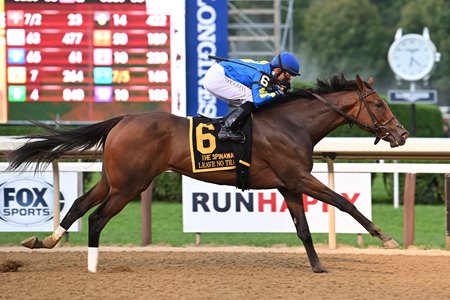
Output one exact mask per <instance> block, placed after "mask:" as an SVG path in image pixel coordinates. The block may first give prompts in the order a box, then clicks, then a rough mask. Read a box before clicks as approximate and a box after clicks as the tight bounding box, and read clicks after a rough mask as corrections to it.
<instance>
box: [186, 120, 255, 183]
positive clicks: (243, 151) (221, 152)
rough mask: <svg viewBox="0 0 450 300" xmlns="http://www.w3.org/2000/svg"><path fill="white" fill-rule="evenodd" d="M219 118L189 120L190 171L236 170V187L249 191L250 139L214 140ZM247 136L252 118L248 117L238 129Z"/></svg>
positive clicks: (219, 126) (250, 129)
mask: <svg viewBox="0 0 450 300" xmlns="http://www.w3.org/2000/svg"><path fill="white" fill-rule="evenodd" d="M220 122H221V119H212V118H208V117H204V116H198V117H189V146H190V152H191V160H192V172H193V173H199V172H214V171H224V170H234V169H236V187H237V188H240V189H241V190H248V189H249V186H250V182H249V176H248V171H249V168H250V165H251V160H252V139H251V138H247V139H246V142H245V143H243V144H242V143H235V142H229V141H222V140H219V139H218V138H217V135H218V133H219V131H220V128H221V124H220ZM241 130H242V132H243V134H244V135H245V136H247V137H251V136H252V118H247V120H246V121H245V123H244V124H243V126H242V128H241Z"/></svg>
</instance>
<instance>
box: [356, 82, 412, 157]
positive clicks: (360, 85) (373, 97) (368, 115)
mask: <svg viewBox="0 0 450 300" xmlns="http://www.w3.org/2000/svg"><path fill="white" fill-rule="evenodd" d="M373 82H374V80H373V78H372V77H370V78H369V80H368V81H367V83H366V82H364V81H362V80H361V77H359V75H357V76H356V86H357V93H358V97H359V100H360V102H361V103H360V107H359V108H358V110H359V112H358V116H357V121H358V122H357V124H358V126H359V127H361V128H362V129H363V130H366V131H369V132H372V133H373V134H375V135H376V139H375V144H377V143H378V142H379V141H380V139H383V140H385V141H386V142H389V143H390V145H391V147H392V148H394V147H398V146H402V145H404V144H405V141H406V139H407V138H408V131H407V130H406V129H405V128H404V127H403V125H402V124H400V122H399V121H398V120H397V118H396V117H395V116H394V114H393V113H392V111H391V109H390V108H389V106H388V105H387V103H386V102H384V101H383V99H381V98H380V96H378V94H377V93H376V91H375V90H374V89H372V86H373Z"/></svg>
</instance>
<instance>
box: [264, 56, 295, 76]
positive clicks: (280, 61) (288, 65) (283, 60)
mask: <svg viewBox="0 0 450 300" xmlns="http://www.w3.org/2000/svg"><path fill="white" fill-rule="evenodd" d="M270 64H271V66H272V68H281V69H282V70H283V71H287V72H289V73H291V74H292V75H294V76H298V75H300V73H299V71H300V63H299V62H298V60H297V59H296V58H295V56H294V54H292V53H290V52H283V53H280V54H279V55H277V56H275V57H274V58H273V59H272V62H271V63H270Z"/></svg>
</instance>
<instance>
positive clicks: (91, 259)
mask: <svg viewBox="0 0 450 300" xmlns="http://www.w3.org/2000/svg"><path fill="white" fill-rule="evenodd" d="M97 265H98V247H88V271H89V272H92V273H95V272H97Z"/></svg>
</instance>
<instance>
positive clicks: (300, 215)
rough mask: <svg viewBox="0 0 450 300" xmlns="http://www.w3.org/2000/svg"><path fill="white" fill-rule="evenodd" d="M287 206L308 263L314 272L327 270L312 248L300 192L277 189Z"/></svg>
mask: <svg viewBox="0 0 450 300" xmlns="http://www.w3.org/2000/svg"><path fill="white" fill-rule="evenodd" d="M279 191H280V193H281V194H282V195H283V197H284V200H285V201H286V204H287V206H288V208H289V212H290V214H291V217H292V220H293V221H294V225H295V229H296V230H297V236H298V237H299V238H300V239H301V240H302V242H303V245H304V246H305V249H306V254H307V255H308V259H309V263H310V264H311V268H312V270H313V272H314V273H323V272H328V270H327V269H326V268H324V267H323V266H322V264H321V263H320V260H319V257H318V255H317V253H316V250H315V249H314V244H313V240H312V236H311V232H310V231H309V226H308V221H307V220H306V216H305V210H304V208H303V199H302V195H301V194H294V193H290V192H289V191H287V190H285V189H279Z"/></svg>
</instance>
